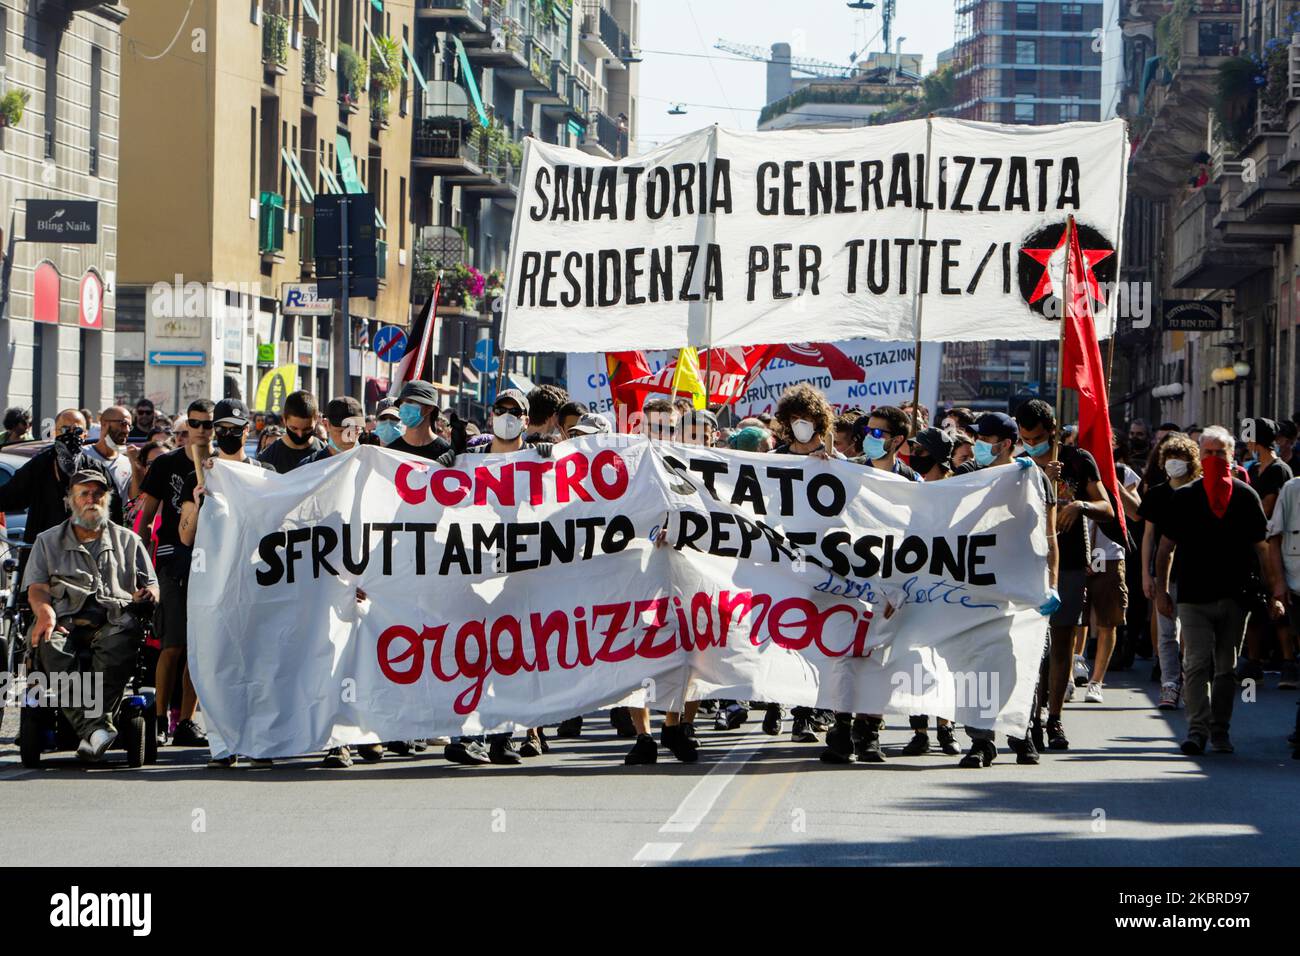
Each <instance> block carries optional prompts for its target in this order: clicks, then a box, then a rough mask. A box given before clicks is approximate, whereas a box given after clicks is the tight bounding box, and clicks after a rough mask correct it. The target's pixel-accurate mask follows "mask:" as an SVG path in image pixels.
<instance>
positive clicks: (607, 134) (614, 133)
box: [587, 112, 627, 159]
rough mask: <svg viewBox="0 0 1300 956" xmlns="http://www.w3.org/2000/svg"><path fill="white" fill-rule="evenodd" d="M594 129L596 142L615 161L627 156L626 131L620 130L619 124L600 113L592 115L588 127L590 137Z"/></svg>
mask: <svg viewBox="0 0 1300 956" xmlns="http://www.w3.org/2000/svg"><path fill="white" fill-rule="evenodd" d="M593 128H594V130H595V133H596V142H598V143H599V144H600V146H601V148H602V149H604V150H605V152H607V153H609V154H610V155H611V156H613V157H614V158H615V159H621V158H622V157H624V156H626V155H627V131H626V130H621V129H619V127H618V124H617V123H615V122H614V121H613V120H612V119H610V118H609V117H608V116H606V115H605V114H604V113H600V112H596V113H592V114H591V120H590V123H589V125H588V127H587V135H588V136H590V135H591V131H592V130H593Z"/></svg>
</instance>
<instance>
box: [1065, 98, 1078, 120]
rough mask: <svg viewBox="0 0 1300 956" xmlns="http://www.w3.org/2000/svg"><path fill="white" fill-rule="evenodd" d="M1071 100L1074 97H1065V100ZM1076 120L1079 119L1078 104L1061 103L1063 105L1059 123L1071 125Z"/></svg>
mask: <svg viewBox="0 0 1300 956" xmlns="http://www.w3.org/2000/svg"><path fill="white" fill-rule="evenodd" d="M1073 98H1074V97H1066V99H1073ZM1078 119H1079V104H1078V103H1063V104H1061V122H1062V123H1073V122H1075V121H1077V120H1078Z"/></svg>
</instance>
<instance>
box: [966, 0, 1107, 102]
mask: <svg viewBox="0 0 1300 956" xmlns="http://www.w3.org/2000/svg"><path fill="white" fill-rule="evenodd" d="M1103 6H1104V4H1103V0H1069V2H1062V0H957V8H956V13H957V24H956V38H955V43H954V47H953V60H954V62H955V63H956V66H957V105H956V107H955V108H954V110H953V115H955V116H960V117H962V118H965V119H977V120H988V121H990V122H996V123H1036V124H1048V123H1066V122H1071V121H1073V120H1097V119H1100V118H1101V109H1102V102H1101V75H1102V56H1101V47H1102V43H1101V37H1102V35H1103V29H1104V28H1103V22H1104V17H1103V12H1104V11H1103Z"/></svg>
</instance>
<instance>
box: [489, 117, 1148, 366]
mask: <svg viewBox="0 0 1300 956" xmlns="http://www.w3.org/2000/svg"><path fill="white" fill-rule="evenodd" d="M927 143H928V149H927ZM1126 161H1127V138H1126V134H1125V127H1124V123H1123V121H1122V120H1113V121H1110V122H1106V123H1066V124H1063V125H1060V126H1003V125H998V124H990V123H978V122H974V121H968V120H957V119H948V118H936V119H933V120H915V121H910V122H904V123H894V124H888V125H883V126H872V127H868V128H859V129H846V130H780V131H772V132H737V131H734V130H725V129H721V128H718V127H711V128H707V129H703V130H699V131H698V132H695V133H692V134H689V135H687V136H683V137H681V138H680V139H677V140H674V141H672V142H671V143H667V144H665V145H664V146H662V147H659V148H658V149H655V150H652V151H650V152H647V153H645V154H643V155H640V156H636V157H633V158H630V159H625V160H620V161H617V162H614V161H608V160H602V159H600V158H597V157H593V156H591V155H589V154H586V153H583V152H581V151H579V150H575V149H569V148H565V147H560V146H554V145H550V144H547V143H543V142H541V141H540V140H536V139H530V140H529V141H528V145H527V151H526V155H525V158H524V168H523V174H522V177H523V178H522V180H521V184H522V185H521V189H520V197H519V203H518V206H517V208H516V213H515V226H514V234H513V237H512V242H511V252H510V268H509V270H508V273H507V274H508V277H509V287H508V288H509V291H508V296H507V299H508V301H507V305H506V318H505V332H504V345H505V347H506V348H507V349H509V350H511V351H524V352H529V351H533V352H545V351H555V352H567V351H571V350H573V349H582V350H583V351H622V350H631V349H647V348H648V349H668V348H678V347H680V346H684V345H696V346H715V347H716V346H722V347H726V346H736V345H763V344H771V343H786V342H808V341H819V342H840V341H844V340H846V339H855V338H869V339H875V340H877V341H883V342H893V341H906V342H910V341H914V340H915V339H916V338H917V337H918V336H917V332H918V329H917V325H918V321H917V320H918V313H919V319H920V321H919V325H920V330H919V331H920V338H922V339H924V340H927V341H982V340H987V339H1040V340H1043V339H1046V340H1053V339H1056V338H1058V336H1059V318H1060V306H1059V303H1060V298H1059V295H1058V294H1057V293H1058V289H1059V287H1060V285H1061V282H1062V279H1063V263H1064V258H1065V257H1064V246H1063V239H1064V233H1065V228H1064V227H1065V223H1066V219H1067V217H1068V216H1070V215H1073V216H1074V217H1075V218H1076V220H1077V222H1078V225H1079V234H1080V239H1081V241H1082V243H1083V248H1084V254H1085V257H1086V259H1087V264H1088V283H1089V292H1090V293H1091V294H1093V296H1094V298H1095V299H1097V300H1103V299H1105V298H1106V295H1105V293H1106V290H1107V288H1108V284H1109V283H1113V281H1114V280H1115V278H1116V266H1117V262H1116V254H1115V249H1116V244H1117V243H1118V241H1119V236H1120V228H1121V223H1122V218H1123V209H1124V190H1125V168H1126ZM918 299H919V301H918ZM918 306H919V308H918ZM1111 326H1112V318H1111V316H1110V314H1109V313H1108V312H1107V311H1106V309H1105V308H1104V305H1101V303H1100V301H1099V306H1098V324H1097V327H1098V334H1099V335H1102V336H1105V335H1109V333H1110V329H1111Z"/></svg>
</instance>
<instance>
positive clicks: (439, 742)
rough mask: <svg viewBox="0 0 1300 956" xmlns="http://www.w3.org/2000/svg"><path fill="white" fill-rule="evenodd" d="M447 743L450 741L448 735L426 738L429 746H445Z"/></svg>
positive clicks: (417, 748)
mask: <svg viewBox="0 0 1300 956" xmlns="http://www.w3.org/2000/svg"><path fill="white" fill-rule="evenodd" d="M449 743H451V738H450V737H429V738H428V739H427V744H428V746H430V747H445V746H447V745H448V744H449ZM415 749H416V750H419V749H420V748H419V747H418V746H417V747H416V748H415Z"/></svg>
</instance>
